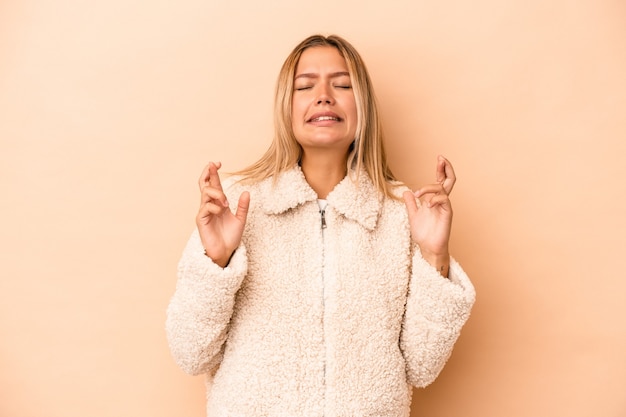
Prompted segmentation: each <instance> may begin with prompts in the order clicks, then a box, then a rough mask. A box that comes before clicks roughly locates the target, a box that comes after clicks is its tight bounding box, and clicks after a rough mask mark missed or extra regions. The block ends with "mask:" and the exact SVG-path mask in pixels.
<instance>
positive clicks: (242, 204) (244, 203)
mask: <svg viewBox="0 0 626 417" xmlns="http://www.w3.org/2000/svg"><path fill="white" fill-rule="evenodd" d="M248 207H250V193H249V192H247V191H244V192H243V193H241V195H240V196H239V203H238V204H237V212H236V213H235V217H237V218H238V219H239V220H240V221H241V222H242V223H245V222H246V219H247V218H248Z"/></svg>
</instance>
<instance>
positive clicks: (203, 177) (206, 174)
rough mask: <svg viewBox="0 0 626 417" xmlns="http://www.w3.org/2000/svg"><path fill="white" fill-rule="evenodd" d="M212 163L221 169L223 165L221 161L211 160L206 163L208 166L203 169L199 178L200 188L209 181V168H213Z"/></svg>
mask: <svg viewBox="0 0 626 417" xmlns="http://www.w3.org/2000/svg"><path fill="white" fill-rule="evenodd" d="M211 165H215V166H216V167H217V169H220V168H221V167H222V163H221V162H215V163H214V162H209V163H208V164H206V166H205V167H204V169H203V170H202V174H200V178H199V179H198V185H199V186H200V189H202V187H204V186H205V185H207V184H208V183H209V169H210V168H211Z"/></svg>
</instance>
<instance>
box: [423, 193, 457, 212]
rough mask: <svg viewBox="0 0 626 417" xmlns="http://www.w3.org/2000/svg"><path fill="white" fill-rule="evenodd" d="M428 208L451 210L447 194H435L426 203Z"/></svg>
mask: <svg viewBox="0 0 626 417" xmlns="http://www.w3.org/2000/svg"><path fill="white" fill-rule="evenodd" d="M426 204H427V205H428V207H429V208H433V207H437V206H439V207H441V208H443V209H444V210H448V211H452V205H451V204H450V199H449V198H448V195H447V194H437V195H435V196H434V197H433V198H431V199H430V200H428V203H426Z"/></svg>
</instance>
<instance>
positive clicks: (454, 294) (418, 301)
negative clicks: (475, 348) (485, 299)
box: [400, 247, 476, 387]
mask: <svg viewBox="0 0 626 417" xmlns="http://www.w3.org/2000/svg"><path fill="white" fill-rule="evenodd" d="M475 298H476V293H475V290H474V287H473V285H472V283H471V282H470V280H469V278H468V276H467V275H466V274H465V272H464V271H463V269H462V268H461V266H460V265H459V264H458V263H457V262H456V261H455V260H454V259H453V258H450V270H449V278H448V279H446V278H444V277H442V276H441V275H440V274H439V272H437V270H436V269H435V268H434V267H432V266H431V265H430V264H429V263H428V262H426V261H425V260H424V258H423V257H422V255H421V253H420V251H419V248H417V247H416V249H415V251H414V253H413V259H412V273H411V277H410V281H409V290H408V296H407V303H406V310H405V315H404V320H403V323H402V333H401V336H400V347H401V349H402V352H403V354H404V359H405V361H406V366H407V381H408V382H409V383H410V384H411V385H414V386H416V387H425V386H427V385H429V384H430V383H431V382H433V381H434V380H435V378H437V376H438V375H439V373H440V372H441V370H442V369H443V367H444V365H445V364H446V361H447V360H448V358H449V357H450V355H451V354H452V348H453V347H454V343H455V342H456V340H457V339H458V337H459V334H460V333H461V328H462V327H463V325H464V324H465V322H466V321H467V319H468V318H469V314H470V310H471V308H472V306H473V304H474V300H475Z"/></svg>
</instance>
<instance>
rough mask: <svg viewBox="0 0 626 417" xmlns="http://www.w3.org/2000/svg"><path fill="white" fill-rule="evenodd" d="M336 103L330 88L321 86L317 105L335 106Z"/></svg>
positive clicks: (324, 85)
mask: <svg viewBox="0 0 626 417" xmlns="http://www.w3.org/2000/svg"><path fill="white" fill-rule="evenodd" d="M334 102H335V100H334V98H333V95H332V92H331V89H330V86H328V85H326V84H322V85H320V86H319V90H318V95H317V101H316V103H317V104H333V103H334Z"/></svg>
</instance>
